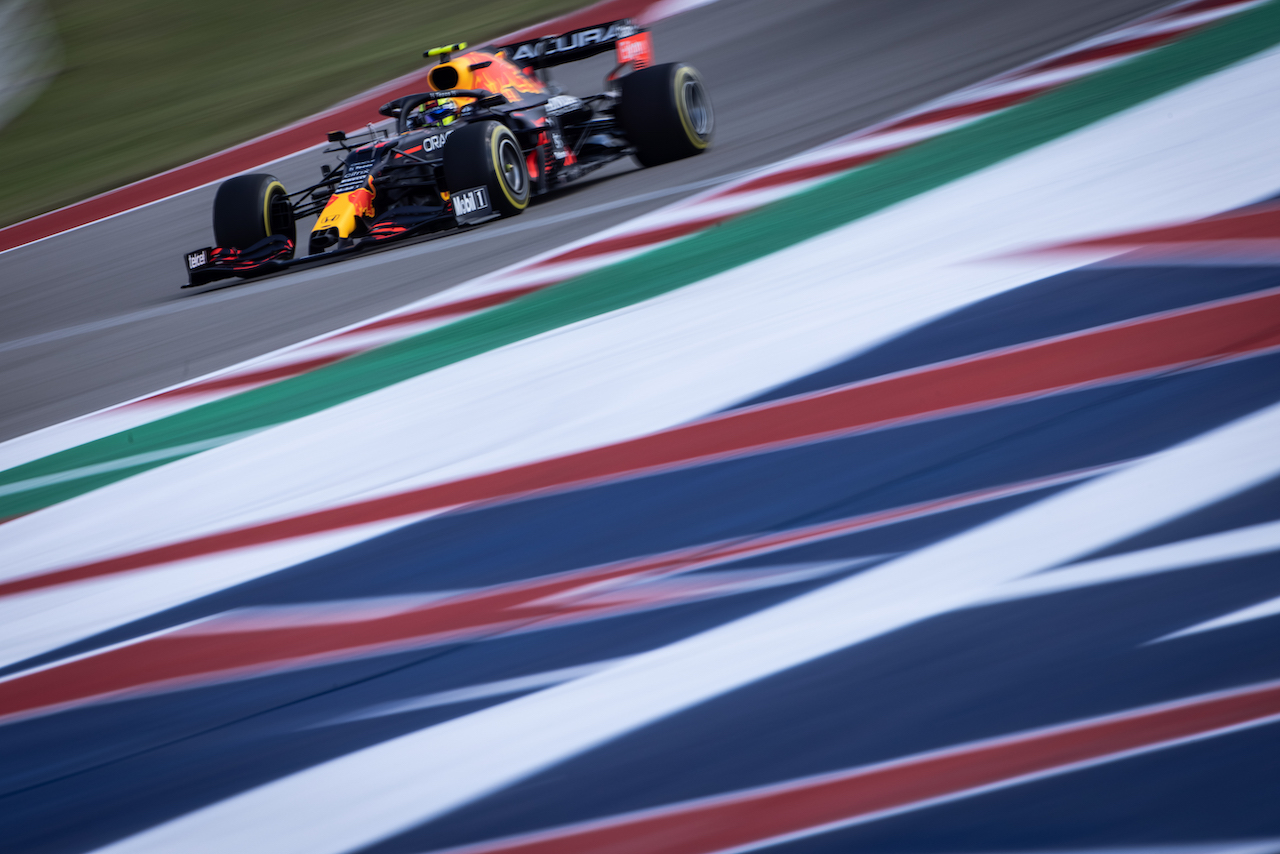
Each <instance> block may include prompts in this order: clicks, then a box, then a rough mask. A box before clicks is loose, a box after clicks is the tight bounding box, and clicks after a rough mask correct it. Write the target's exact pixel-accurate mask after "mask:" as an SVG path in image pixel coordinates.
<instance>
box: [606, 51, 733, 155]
mask: <svg viewBox="0 0 1280 854" xmlns="http://www.w3.org/2000/svg"><path fill="white" fill-rule="evenodd" d="M620 82H621V99H620V100H619V102H618V120H619V122H620V123H621V124H622V130H623V133H625V134H626V137H627V141H628V142H630V143H631V144H632V145H633V146H635V149H636V155H635V156H636V160H639V161H640V163H641V165H643V166H657V165H659V164H662V163H670V162H671V161H672V160H679V159H681V158H683V157H692V156H693V155H695V154H701V153H702V152H703V151H706V149H707V146H709V145H710V144H711V137H712V134H713V132H714V131H715V112H714V111H713V110H712V108H711V96H710V95H709V94H707V87H706V86H705V85H703V83H702V77H701V76H699V74H698V70H697V69H696V68H694V67H693V66H692V65H685V64H684V63H682V62H670V63H667V64H665V65H654V66H651V67H649V68H643V69H641V70H640V71H636V72H634V73H632V74H628V75H627V76H626V77H623V78H622V80H621V81H620Z"/></svg>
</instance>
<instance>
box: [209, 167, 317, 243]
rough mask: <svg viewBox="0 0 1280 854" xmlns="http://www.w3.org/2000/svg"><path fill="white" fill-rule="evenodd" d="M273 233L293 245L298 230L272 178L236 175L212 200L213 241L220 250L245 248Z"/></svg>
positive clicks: (281, 187)
mask: <svg viewBox="0 0 1280 854" xmlns="http://www.w3.org/2000/svg"><path fill="white" fill-rule="evenodd" d="M275 234H283V235H284V236H285V237H287V238H289V239H290V240H292V241H294V242H295V243H296V242H297V239H298V229H297V224H296V223H294V221H293V210H292V208H291V207H290V206H289V197H288V194H287V193H286V192H285V189H284V185H283V184H281V183H280V181H279V180H278V179H277V178H276V177H275V176H274V175H262V174H255V175H237V176H236V177H234V178H230V179H228V180H226V181H223V182H222V186H220V187H218V194H217V195H216V196H215V197H214V199H213V238H214V240H215V241H216V242H217V244H218V245H219V246H221V247H224V248H234V249H248V248H249V247H250V246H253V245H254V244H255V243H257V242H259V241H261V240H264V239H266V238H268V237H270V236H272V235H275Z"/></svg>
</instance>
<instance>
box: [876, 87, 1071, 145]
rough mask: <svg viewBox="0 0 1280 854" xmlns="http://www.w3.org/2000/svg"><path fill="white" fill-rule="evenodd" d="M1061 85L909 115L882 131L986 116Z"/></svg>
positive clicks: (1035, 88)
mask: <svg viewBox="0 0 1280 854" xmlns="http://www.w3.org/2000/svg"><path fill="white" fill-rule="evenodd" d="M1059 85H1060V84H1058V83H1054V84H1051V85H1047V86H1036V87H1034V88H1031V89H1024V90H1021V91H1019V92H1006V93H1005V94H1003V95H993V96H992V97H990V98H983V99H982V100H980V101H966V102H965V103H963V104H954V105H952V106H949V107H939V108H937V109H935V110H929V111H927V112H923V113H917V114H915V115H913V116H907V117H905V118H902V119H899V120H898V121H896V122H893V123H892V124H890V125H886V126H885V127H883V128H881V132H884V133H888V132H890V131H895V130H902V129H903V128H910V127H919V126H920V125H928V124H933V123H934V122H941V121H946V120H948V119H961V118H979V117H985V116H986V115H988V114H990V113H994V112H996V111H997V110H1003V109H1005V108H1007V107H1012V106H1013V105H1015V104H1021V103H1022V102H1023V101H1029V100H1031V99H1032V98H1034V97H1036V96H1037V95H1041V94H1043V93H1045V92H1048V91H1049V90H1050V89H1056V88H1057V87H1058V86H1059Z"/></svg>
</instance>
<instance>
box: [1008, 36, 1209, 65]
mask: <svg viewBox="0 0 1280 854" xmlns="http://www.w3.org/2000/svg"><path fill="white" fill-rule="evenodd" d="M1194 29H1199V28H1198V27H1196V28H1194ZM1190 31H1191V30H1190V29H1186V30H1172V31H1169V32H1163V33H1152V34H1150V35H1145V36H1138V37H1136V38H1132V39H1125V40H1124V41H1119V42H1111V43H1110V44H1103V45H1098V46H1097V47H1091V48H1087V49H1085V50H1080V51H1075V52H1073V53H1068V54H1065V55H1063V56H1058V57H1054V58H1053V59H1048V60H1045V61H1044V62H1039V63H1036V64H1035V65H1034V66H1032V67H1030V68H1028V69H1026V70H1025V71H1023V72H1022V73H1021V74H1020V75H1019V76H1022V77H1025V76H1027V75H1029V74H1039V73H1040V72H1042V71H1050V70H1052V69H1055V68H1065V67H1066V66H1068V65H1076V64H1078V63H1082V62H1097V61H1098V60H1100V59H1109V58H1112V57H1116V56H1123V55H1125V54H1137V53H1141V52H1142V51H1147V50H1153V49H1154V48H1157V47H1160V46H1162V45H1164V44H1166V43H1168V42H1171V41H1173V40H1175V39H1180V38H1182V37H1183V36H1185V35H1186V34H1187V33H1188V32H1190Z"/></svg>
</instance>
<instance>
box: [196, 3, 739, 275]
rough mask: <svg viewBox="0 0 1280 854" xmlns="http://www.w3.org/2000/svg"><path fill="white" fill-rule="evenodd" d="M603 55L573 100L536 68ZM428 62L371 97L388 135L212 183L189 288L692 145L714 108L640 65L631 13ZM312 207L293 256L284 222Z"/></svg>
mask: <svg viewBox="0 0 1280 854" xmlns="http://www.w3.org/2000/svg"><path fill="white" fill-rule="evenodd" d="M608 50H614V51H616V52H617V59H618V64H617V66H616V67H615V68H614V70H613V71H612V72H610V74H609V75H608V77H607V78H606V89H605V91H604V92H601V93H599V94H596V95H591V96H588V97H581V98H580V97H576V96H573V95H570V94H567V93H564V92H562V91H561V90H560V89H559V87H558V86H556V85H555V84H554V83H553V82H551V80H550V77H549V73H548V71H547V69H549V68H550V67H552V66H555V65H560V64H563V63H566V62H573V61H576V60H580V59H585V58H586V57H589V56H594V55H596V54H599V53H602V52H604V51H608ZM424 56H436V57H439V62H438V64H437V65H436V66H435V67H434V68H432V69H431V70H430V72H429V73H428V75H427V79H428V85H429V86H430V91H427V92H418V93H414V94H411V95H405V96H404V97H401V98H397V99H396V100H394V101H391V102H390V103H388V104H384V105H383V106H382V108H381V110H380V111H379V112H380V113H381V114H382V115H384V116H386V117H388V118H389V119H393V120H394V121H395V128H394V130H393V131H388V130H381V131H374V130H372V129H371V130H370V131H368V132H367V134H361V135H360V139H358V140H349V139H347V137H346V136H345V135H344V134H343V133H341V132H336V131H335V132H332V133H330V134H329V141H330V142H331V143H333V147H331V148H330V149H328V150H329V151H330V152H334V153H340V154H341V155H342V161H341V162H340V163H339V164H338V165H337V166H336V167H330V166H324V167H321V168H322V172H323V178H322V179H321V180H320V181H319V182H317V183H316V184H313V185H312V186H310V187H307V188H305V189H303V190H299V191H297V192H292V193H291V192H289V191H288V190H286V189H285V187H284V185H283V184H281V182H280V181H279V180H277V179H276V178H275V177H274V176H271V175H265V174H254V175H240V176H237V177H235V178H231V179H229V180H227V181H225V182H224V183H223V184H222V185H221V186H220V187H219V188H218V192H217V196H216V197H215V199H214V205H213V232H214V240H215V242H216V244H217V245H216V246H212V247H206V248H203V249H199V250H196V251H195V252H188V253H187V254H186V267H187V275H188V279H189V281H188V284H187V285H185V286H184V287H196V286H199V285H204V284H208V283H209V282H213V281H217V280H219V279H225V278H231V277H241V278H248V277H252V276H257V275H263V274H266V273H272V272H276V271H278V270H282V269H287V268H289V267H292V266H295V265H298V264H305V263H308V262H313V261H318V260H327V259H332V258H335V257H338V256H342V255H346V254H350V253H355V252H360V251H362V250H365V249H368V248H372V247H376V246H380V245H383V244H385V243H387V242H388V241H394V240H400V239H404V238H407V237H413V236H418V235H423V234H428V233H432V232H437V231H443V230H447V229H457V228H460V227H465V226H470V225H473V224H476V223H480V222H485V221H487V220H490V219H494V218H497V217H503V216H513V215H515V214H518V213H520V212H521V211H523V210H524V209H525V208H526V207H527V206H528V204H529V200H530V198H531V197H533V196H537V195H541V194H544V193H549V192H551V191H553V190H555V189H556V188H557V187H560V186H562V185H564V184H565V183H567V182H569V181H573V180H576V179H578V178H581V177H582V176H583V175H586V174H587V173H589V172H591V171H593V170H595V169H598V168H600V167H601V166H604V165H605V164H607V163H611V162H613V161H614V160H618V159H619V158H623V157H633V158H635V159H636V160H637V161H639V163H640V164H641V165H643V166H656V165H658V164H661V163H666V162H669V161H672V160H677V159H679V158H682V157H689V156H691V155H694V154H698V153H700V152H702V151H704V150H705V149H706V148H707V146H708V145H709V144H710V142H711V136H712V131H713V128H714V121H715V120H714V115H713V113H712V108H711V100H710V98H709V97H708V95H707V91H706V88H705V86H704V85H703V82H702V78H701V77H700V76H699V75H698V72H697V71H696V70H695V69H694V68H693V67H692V66H689V65H686V64H684V63H669V64H664V65H653V64H652V63H651V60H652V45H651V42H650V35H649V33H648V32H647V31H645V30H643V29H642V28H639V27H636V26H634V25H632V24H631V22H630V21H626V20H623V21H614V22H612V23H609V24H605V25H601V26H597V27H588V28H586V29H582V30H576V31H574V32H571V33H567V34H564V35H561V36H556V37H553V38H545V39H539V40H536V41H531V42H524V43H520V44H514V45H507V46H505V47H501V48H493V49H486V50H467V46H466V45H465V44H459V45H450V46H448V47H444V48H435V49H432V50H429V51H427V52H426V53H425V54H424ZM316 214H318V215H319V217H318V219H317V220H316V222H315V225H314V227H313V228H312V229H311V233H310V234H309V235H308V236H307V246H306V253H307V254H306V255H305V256H301V257H295V254H296V248H297V243H298V236H297V225H296V224H297V223H298V222H299V221H300V220H302V219H304V218H307V217H310V216H313V215H316Z"/></svg>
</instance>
